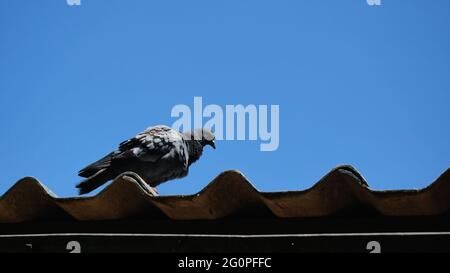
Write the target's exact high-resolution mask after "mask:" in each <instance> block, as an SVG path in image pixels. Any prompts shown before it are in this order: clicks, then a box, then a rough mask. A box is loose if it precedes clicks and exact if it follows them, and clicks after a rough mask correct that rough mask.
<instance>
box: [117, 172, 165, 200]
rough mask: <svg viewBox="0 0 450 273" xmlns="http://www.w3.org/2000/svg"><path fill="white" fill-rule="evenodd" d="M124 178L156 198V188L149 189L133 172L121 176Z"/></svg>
mask: <svg viewBox="0 0 450 273" xmlns="http://www.w3.org/2000/svg"><path fill="white" fill-rule="evenodd" d="M122 175H123V176H124V177H127V178H131V179H132V180H133V181H135V182H136V183H137V184H138V185H139V186H140V187H141V189H142V190H143V191H144V192H145V193H147V194H149V195H151V196H158V195H159V194H158V191H157V190H156V188H153V187H150V186H149V185H148V184H147V183H146V182H145V181H144V180H143V179H142V178H141V177H140V176H139V175H137V174H136V173H134V172H125V173H123V174H122Z"/></svg>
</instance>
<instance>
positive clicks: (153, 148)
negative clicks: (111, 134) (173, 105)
mask: <svg viewBox="0 0 450 273" xmlns="http://www.w3.org/2000/svg"><path fill="white" fill-rule="evenodd" d="M198 130H201V137H200V138H194V133H195V134H196V133H198V132H199V131H198ZM203 136H204V137H203ZM205 145H211V146H212V147H214V148H215V144H214V137H213V135H212V133H211V132H210V131H208V130H206V129H197V130H195V131H193V132H187V133H184V134H182V133H180V132H177V131H175V130H173V129H171V128H170V127H167V126H164V125H159V126H154V127H150V128H148V129H146V130H145V131H143V132H142V133H139V134H137V135H136V136H135V137H133V138H131V139H128V140H126V141H123V142H121V143H120V144H119V147H118V149H117V150H115V151H113V152H111V153H109V154H108V155H107V156H105V157H103V158H102V159H100V160H98V161H96V162H94V163H92V164H90V165H88V166H87V167H85V168H83V169H82V170H81V171H80V172H79V175H80V176H82V177H85V178H86V179H85V180H84V181H82V182H81V183H79V184H78V185H77V188H79V189H80V194H84V193H88V192H90V191H92V190H94V189H96V188H97V187H99V186H101V185H102V184H104V183H106V182H107V181H109V180H111V179H114V178H115V177H116V176H118V175H119V174H121V173H124V172H128V171H131V172H135V173H137V174H138V175H139V176H140V177H142V178H143V179H144V180H145V182H146V183H147V184H148V185H150V186H151V187H156V186H157V185H159V184H161V183H163V182H166V181H168V180H171V179H175V178H181V177H184V176H186V175H187V174H188V172H189V166H190V165H191V164H192V163H194V162H195V161H197V160H198V159H199V158H200V157H201V155H202V153H203V147H204V146H205Z"/></svg>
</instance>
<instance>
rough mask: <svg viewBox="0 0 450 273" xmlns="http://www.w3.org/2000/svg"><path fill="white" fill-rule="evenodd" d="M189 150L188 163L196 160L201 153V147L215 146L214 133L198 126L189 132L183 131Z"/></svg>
mask: <svg viewBox="0 0 450 273" xmlns="http://www.w3.org/2000/svg"><path fill="white" fill-rule="evenodd" d="M183 138H184V140H185V142H186V145H187V148H188V152H189V165H191V164H192V163H194V162H195V161H197V160H198V159H199V158H200V157H201V156H202V153H203V147H205V146H206V145H209V146H211V147H213V148H214V149H215V148H216V143H215V142H214V141H215V139H216V138H215V137H214V134H213V133H211V131H210V130H208V129H204V128H199V129H195V130H192V131H190V132H186V133H183Z"/></svg>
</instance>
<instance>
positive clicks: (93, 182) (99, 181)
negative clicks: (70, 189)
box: [76, 169, 114, 195]
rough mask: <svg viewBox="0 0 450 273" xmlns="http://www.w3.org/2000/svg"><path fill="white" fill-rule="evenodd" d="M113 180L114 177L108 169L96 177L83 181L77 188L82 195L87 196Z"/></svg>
mask: <svg viewBox="0 0 450 273" xmlns="http://www.w3.org/2000/svg"><path fill="white" fill-rule="evenodd" d="M113 178H114V177H112V175H111V173H110V172H109V171H108V169H102V170H100V171H98V172H97V173H95V174H94V175H92V176H90V177H88V178H86V179H85V180H83V181H81V182H80V183H79V184H78V185H77V186H76V187H77V188H78V189H79V194H80V195H81V194H86V193H89V192H91V191H93V190H95V189H96V188H98V187H100V186H101V185H103V184H105V183H106V182H108V181H109V180H111V179H113Z"/></svg>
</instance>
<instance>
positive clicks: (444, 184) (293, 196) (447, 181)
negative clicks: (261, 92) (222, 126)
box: [0, 166, 450, 223]
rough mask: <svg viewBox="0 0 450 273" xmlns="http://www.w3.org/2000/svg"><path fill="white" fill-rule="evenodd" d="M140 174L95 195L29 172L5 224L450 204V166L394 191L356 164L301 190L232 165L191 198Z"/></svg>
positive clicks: (396, 211) (4, 210) (2, 217)
mask: <svg viewBox="0 0 450 273" xmlns="http://www.w3.org/2000/svg"><path fill="white" fill-rule="evenodd" d="M138 180H139V178H138V177H137V178H136V177H135V176H134V175H130V174H123V175H120V176H119V177H117V178H116V179H115V180H114V181H113V182H112V183H111V184H110V185H109V186H108V187H106V188H105V189H104V190H103V191H101V192H100V193H99V194H97V195H96V196H92V197H76V198H58V197H57V196H55V195H54V194H53V193H51V192H50V191H49V190H48V189H46V187H45V186H44V185H42V184H41V183H40V182H39V181H38V180H37V179H35V178H32V177H25V178H23V179H21V180H19V181H18V182H17V183H16V184H15V185H14V186H13V187H12V188H11V189H9V190H8V191H7V192H6V193H5V194H4V195H3V196H2V197H1V198H0V223H19V222H26V221H33V220H41V219H49V218H53V219H55V218H56V219H75V220H79V221H87V220H117V219H128V218H136V217H138V218H149V219H151V218H158V219H161V218H167V217H168V218H170V219H174V220H198V219H219V218H224V217H229V216H233V215H242V214H244V215H246V216H250V217H251V216H252V215H253V216H255V215H259V216H260V215H263V216H262V217H267V215H270V216H269V217H279V218H291V217H322V216H329V215H335V214H339V213H340V212H342V211H347V210H356V211H357V210H358V209H359V208H369V209H371V210H372V211H374V212H375V213H379V214H380V215H384V216H428V215H440V214H444V213H447V212H449V209H450V198H449V197H450V169H448V170H447V171H445V172H444V173H443V174H442V175H441V176H440V177H439V178H438V179H437V180H436V181H435V182H433V183H432V184H431V185H430V186H428V187H426V188H424V189H420V190H395V191H375V190H371V189H369V188H368V184H367V182H366V181H365V180H364V178H363V177H362V176H361V175H360V174H359V173H358V172H357V171H356V170H355V169H354V168H353V167H351V166H340V167H337V168H335V169H333V170H332V171H330V172H329V173H328V174H327V175H325V176H324V177H323V178H322V179H321V180H320V181H319V182H317V183H316V184H315V185H314V186H313V187H311V188H310V189H307V190H302V191H286V192H259V191H258V190H256V188H255V187H254V186H253V185H252V184H251V183H250V181H249V180H247V179H246V178H245V177H244V175H242V174H241V173H240V172H239V171H225V172H223V173H221V174H220V175H219V176H217V177H216V178H215V179H214V180H213V181H212V182H211V183H209V185H208V186H206V187H205V188H204V189H203V190H202V191H200V192H199V193H197V194H194V195H185V196H153V195H151V194H149V193H148V191H145V190H143V188H142V187H141V186H140V184H139V183H138ZM258 212H259V213H258ZM260 212H264V213H263V214H261V213H260ZM267 212H268V213H267ZM259 216H258V217H259Z"/></svg>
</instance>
